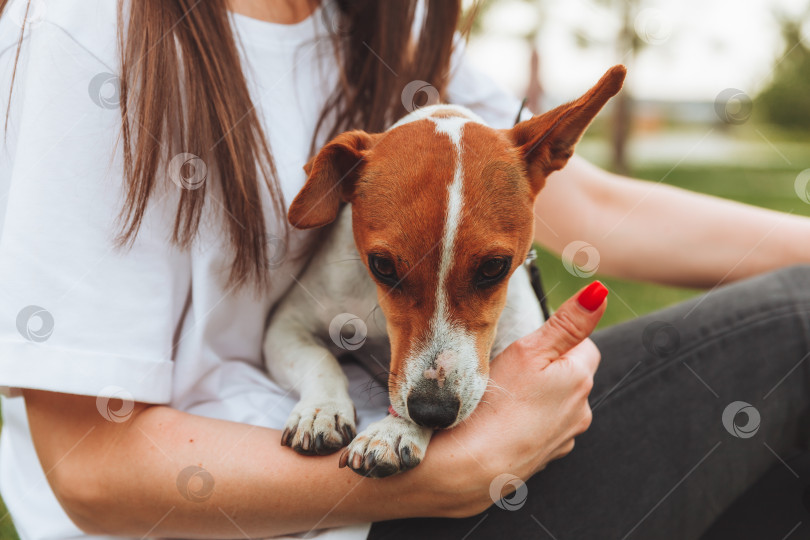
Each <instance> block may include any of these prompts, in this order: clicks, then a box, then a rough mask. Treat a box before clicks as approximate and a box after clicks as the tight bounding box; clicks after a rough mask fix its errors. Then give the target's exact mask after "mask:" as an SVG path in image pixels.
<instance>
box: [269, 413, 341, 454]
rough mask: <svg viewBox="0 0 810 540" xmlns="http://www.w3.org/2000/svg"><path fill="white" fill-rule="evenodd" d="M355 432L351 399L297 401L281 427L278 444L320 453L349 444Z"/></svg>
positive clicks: (304, 452)
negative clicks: (340, 401)
mask: <svg viewBox="0 0 810 540" xmlns="http://www.w3.org/2000/svg"><path fill="white" fill-rule="evenodd" d="M355 433H356V428H355V424H354V405H353V404H352V402H351V401H348V402H347V403H339V402H336V401H327V402H323V403H304V402H299V403H298V405H296V406H295V408H294V409H293V412H292V413H291V414H290V418H289V419H287V425H286V426H284V432H283V433H282V434H281V445H282V446H289V447H291V448H292V449H293V450H295V451H296V452H298V453H299V454H304V455H307V456H314V455H318V456H322V455H326V454H331V453H333V452H336V451H338V450H340V449H341V448H343V447H344V446H346V445H347V444H349V442H350V441H351V440H352V439H354V435H355Z"/></svg>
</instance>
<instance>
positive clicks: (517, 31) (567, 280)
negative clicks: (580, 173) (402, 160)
mask: <svg viewBox="0 0 810 540" xmlns="http://www.w3.org/2000/svg"><path fill="white" fill-rule="evenodd" d="M467 5H468V7H469V8H472V7H473V6H474V5H475V6H476V9H477V16H476V22H475V24H474V25H473V28H472V35H471V37H470V41H469V44H468V50H469V53H470V56H471V58H472V59H473V61H474V63H476V64H477V66H478V67H479V68H480V69H482V70H484V71H486V72H488V73H490V74H491V75H492V76H493V77H494V78H495V79H496V80H499V81H500V82H502V83H503V84H504V85H505V86H507V87H508V88H509V89H510V90H511V91H513V92H514V93H516V94H517V95H518V96H521V97H523V96H525V97H526V98H527V103H528V105H529V108H530V109H531V110H533V111H534V112H542V111H544V110H547V109H549V108H551V107H554V106H556V105H558V104H560V103H562V102H564V101H568V100H570V99H573V98H575V97H577V96H579V95H580V94H581V93H582V92H583V91H585V90H586V89H587V88H588V87H589V86H590V85H591V84H593V82H595V81H596V79H597V78H598V77H599V76H600V75H601V74H602V73H603V72H604V71H605V69H606V68H607V67H609V66H610V65H613V64H615V63H623V64H625V65H626V66H627V67H628V78H627V82H626V84H625V88H624V89H623V90H622V92H621V93H620V94H619V96H617V98H614V99H613V100H611V102H610V103H609V104H608V106H607V107H606V109H605V110H604V111H603V112H602V113H601V114H600V116H599V117H598V118H597V119H596V121H595V122H594V124H593V125H592V126H591V128H590V129H589V130H588V132H587V133H586V135H585V137H584V138H583V140H582V142H581V143H580V144H579V146H578V147H577V153H578V154H580V155H582V156H584V157H585V158H586V159H588V160H589V161H591V162H593V163H596V164H597V165H600V166H601V167H604V168H606V169H608V170H611V171H613V172H617V173H622V174H628V175H630V176H634V177H636V178H641V179H645V180H649V181H651V182H661V183H665V184H670V185H673V186H678V187H681V188H685V189H689V190H693V191H698V192H702V193H707V194H710V195H715V196H718V197H724V198H728V199H733V200H737V201H740V202H744V203H747V204H752V205H757V206H762V207H765V208H771V209H774V210H779V211H783V212H790V213H794V214H798V215H810V204H809V203H808V202H807V201H808V200H810V194H808V193H807V189H808V188H807V186H800V185H799V182H798V180H797V178H798V176H799V174H800V173H801V172H802V171H804V170H807V169H810V39H809V38H808V36H810V2H808V1H807V0H766V1H759V2H753V3H750V4H749V3H746V4H745V5H742V4H739V3H735V2H729V1H726V0H683V2H682V5H681V6H680V7H679V8H673V4H672V3H667V2H664V1H662V0H574V1H571V2H560V1H556V0H484V1H483V2H478V3H476V4H474V3H473V2H470V3H468V4H467ZM751 50H755V51H757V53H756V54H751V53H750V51H751ZM496 59H497V60H498V61H494V60H496ZM578 72H584V73H587V74H588V75H586V76H581V75H580V74H579V73H578ZM572 81H575V82H572ZM802 190H803V191H802ZM540 196H541V197H542V192H541V194H540ZM684 212H685V214H687V215H688V209H684ZM673 226H677V225H676V224H673ZM809 249H810V248H809ZM683 255H684V256H688V254H683ZM580 257H581V259H580ZM538 260H539V264H540V268H541V271H542V274H543V281H544V285H545V288H546V290H547V291H548V295H549V299H550V303H551V305H552V306H557V305H559V304H560V303H561V302H562V301H564V300H565V299H566V298H568V297H569V296H570V295H572V294H573V293H574V292H576V291H577V290H578V289H579V288H580V287H582V286H584V285H586V284H587V283H588V282H590V281H591V280H592V279H597V278H598V279H601V280H602V281H603V282H605V283H606V285H607V286H608V288H609V289H611V297H610V298H611V302H610V304H609V307H608V311H607V313H606V315H605V317H604V319H603V321H602V323H601V325H600V327H605V326H608V325H611V324H615V323H618V322H621V321H624V320H627V319H630V318H633V317H636V316H638V315H642V314H645V313H649V312H651V311H655V310H657V309H660V308H662V307H665V306H667V305H670V304H673V303H676V302H679V301H681V300H685V299H687V298H690V297H692V296H694V295H696V294H699V293H700V292H701V291H698V290H691V289H683V288H674V287H664V286H659V285H653V284H647V283H637V282H628V281H624V280H619V279H615V278H611V277H607V276H603V275H601V274H599V272H598V268H597V272H596V274H595V275H593V276H586V277H578V276H577V275H574V274H573V273H571V272H569V271H567V270H566V268H565V265H564V264H563V261H562V260H561V259H560V258H559V257H557V256H556V255H554V254H552V253H550V252H548V251H545V250H542V249H541V250H540V256H539V259H538ZM592 262H593V261H588V256H587V253H584V252H578V253H577V254H576V255H575V256H574V258H573V260H572V261H570V263H572V264H573V265H574V268H577V265H585V264H592ZM570 266H571V264H569V267H570ZM575 273H576V272H575Z"/></svg>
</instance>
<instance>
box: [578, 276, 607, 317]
mask: <svg viewBox="0 0 810 540" xmlns="http://www.w3.org/2000/svg"><path fill="white" fill-rule="evenodd" d="M607 295H608V290H607V287H605V286H604V285H602V283H601V282H600V281H594V282H593V283H591V284H590V285H588V286H587V287H585V290H584V291H582V292H581V293H579V296H578V297H577V302H579V305H580V306H582V307H584V308H585V309H587V310H588V311H596V310H597V309H598V308H599V306H601V305H602V303H603V302H604V301H605V298H606V297H607Z"/></svg>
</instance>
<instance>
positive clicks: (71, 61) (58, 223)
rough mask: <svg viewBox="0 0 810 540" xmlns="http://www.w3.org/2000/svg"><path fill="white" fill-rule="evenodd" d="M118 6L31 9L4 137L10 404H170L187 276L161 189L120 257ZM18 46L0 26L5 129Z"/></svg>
mask: <svg viewBox="0 0 810 540" xmlns="http://www.w3.org/2000/svg"><path fill="white" fill-rule="evenodd" d="M12 4H14V3H13V2H12ZM23 4H24V2H23ZM115 4H116V2H110V1H108V0H83V2H81V3H79V2H49V3H47V4H45V3H42V2H32V3H31V5H32V6H37V5H39V6H40V8H41V9H42V11H37V12H34V13H32V14H31V15H30V16H31V17H32V24H31V26H30V27H29V29H28V30H27V31H26V33H25V35H24V39H23V47H22V51H21V54H20V57H19V62H18V65H17V71H16V79H15V81H14V86H13V93H12V100H11V105H10V107H9V110H8V128H7V132H6V134H5V138H4V139H3V138H2V132H0V387H2V388H3V392H4V393H5V394H6V395H16V394H19V392H18V391H16V390H18V389H20V388H35V389H43V390H50V391H56V392H65V393H73V394H83V395H93V396H102V395H107V396H119V397H120V396H121V395H129V396H131V398H132V399H134V400H136V401H144V402H149V403H165V402H168V401H169V399H170V397H171V388H172V367H173V363H172V345H173V336H174V334H175V330H176V329H177V328H178V325H179V321H180V318H181V316H182V311H183V308H184V305H185V303H186V299H187V295H188V291H189V285H190V263H189V256H188V254H187V253H185V252H182V251H180V250H178V249H177V248H175V247H174V246H173V245H172V244H171V242H170V241H169V238H170V236H169V235H170V232H171V230H172V223H173V209H174V205H176V200H177V199H176V197H177V193H176V191H175V190H172V189H169V188H168V187H164V188H160V189H158V190H157V191H156V193H155V194H154V195H153V197H152V199H151V201H150V205H149V206H148V208H147V211H146V213H145V215H144V221H143V226H142V227H141V231H140V233H139V235H138V236H137V237H136V240H135V241H134V243H133V244H132V245H131V247H126V248H119V247H116V243H115V238H116V234H117V233H118V232H120V226H119V223H118V222H117V217H118V214H119V211H120V210H121V208H122V205H123V203H124V182H123V173H122V159H121V154H122V152H121V144H122V143H121V142H120V141H119V140H118V135H119V132H120V114H121V113H120V109H119V106H118V101H117V100H118V86H117V84H118V83H117V78H116V75H115V74H116V73H118V64H117V52H116V26H115V24H116V18H115ZM19 34H20V27H19V25H18V20H16V19H15V16H14V13H8V14H5V15H4V16H3V17H2V18H0V36H2V37H0V102H2V103H0V113H2V116H0V118H3V119H4V120H5V117H6V112H7V111H6V105H7V102H8V90H9V87H10V84H11V74H12V68H13V64H14V57H15V55H16V41H17V38H18V36H19ZM0 128H2V125H0ZM157 183H158V184H159V185H162V183H161V181H160V179H158V182H157Z"/></svg>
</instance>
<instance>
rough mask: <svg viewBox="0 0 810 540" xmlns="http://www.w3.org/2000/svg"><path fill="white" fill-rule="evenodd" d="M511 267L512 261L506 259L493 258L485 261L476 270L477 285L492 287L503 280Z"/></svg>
mask: <svg viewBox="0 0 810 540" xmlns="http://www.w3.org/2000/svg"><path fill="white" fill-rule="evenodd" d="M511 265H512V260H511V259H510V258H508V257H495V258H494V259H490V260H488V261H486V262H485V263H484V264H482V265H481V267H480V268H479V269H478V285H479V286H486V285H492V284H494V283H496V282H497V281H499V280H500V279H501V278H503V277H504V276H505V275H506V273H507V272H509V268H510V267H511Z"/></svg>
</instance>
